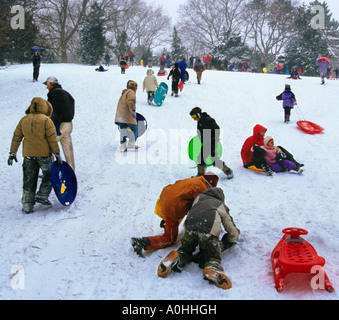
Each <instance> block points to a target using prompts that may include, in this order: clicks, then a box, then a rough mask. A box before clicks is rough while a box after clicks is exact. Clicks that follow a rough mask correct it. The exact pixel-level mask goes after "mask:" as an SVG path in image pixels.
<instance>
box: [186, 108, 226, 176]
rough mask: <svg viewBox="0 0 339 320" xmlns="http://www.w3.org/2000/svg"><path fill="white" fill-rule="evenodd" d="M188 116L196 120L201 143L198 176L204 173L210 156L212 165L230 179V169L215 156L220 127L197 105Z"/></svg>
mask: <svg viewBox="0 0 339 320" xmlns="http://www.w3.org/2000/svg"><path fill="white" fill-rule="evenodd" d="M190 116H191V117H192V118H193V119H194V120H195V121H197V130H198V135H199V138H200V141H201V142H202V144H203V145H202V147H201V152H200V158H201V159H200V164H198V176H200V175H202V174H204V173H205V171H206V159H207V158H208V157H209V156H211V159H212V161H213V166H215V167H217V168H219V169H220V170H222V171H223V172H224V173H225V174H226V176H227V179H232V178H233V172H232V170H231V169H230V168H229V167H228V166H227V165H226V164H225V162H224V161H222V160H220V159H219V158H218V156H217V146H218V143H219V137H220V127H219V126H218V124H217V123H216V121H215V120H214V119H213V118H212V117H211V116H210V115H208V114H207V113H206V112H202V110H201V109H200V108H199V107H195V108H193V109H192V110H191V112H190Z"/></svg>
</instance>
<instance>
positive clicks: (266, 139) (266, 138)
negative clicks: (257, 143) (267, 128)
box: [264, 136, 273, 146]
mask: <svg viewBox="0 0 339 320" xmlns="http://www.w3.org/2000/svg"><path fill="white" fill-rule="evenodd" d="M271 140H273V138H272V137H270V136H266V137H265V139H264V144H265V146H267V144H268V143H269V142H270V141H271Z"/></svg>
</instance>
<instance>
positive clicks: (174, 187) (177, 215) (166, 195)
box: [160, 176, 211, 221]
mask: <svg viewBox="0 0 339 320" xmlns="http://www.w3.org/2000/svg"><path fill="white" fill-rule="evenodd" d="M210 187H211V186H210V185H209V184H208V182H207V181H206V180H205V178H204V177H203V176H200V177H194V178H189V179H184V180H179V181H177V182H175V183H174V184H170V185H168V186H166V187H165V188H163V190H162V192H161V194H160V209H161V213H162V215H163V216H164V217H165V218H166V219H170V220H172V221H179V220H181V219H183V218H184V217H185V216H186V214H187V212H188V210H190V209H191V207H192V204H193V201H194V199H195V198H196V196H197V195H199V194H200V193H202V192H204V191H205V190H207V189H209V188H210Z"/></svg>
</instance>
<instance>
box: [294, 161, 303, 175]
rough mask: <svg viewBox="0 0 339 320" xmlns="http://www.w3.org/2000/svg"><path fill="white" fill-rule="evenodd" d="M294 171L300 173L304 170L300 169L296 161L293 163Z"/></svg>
mask: <svg viewBox="0 0 339 320" xmlns="http://www.w3.org/2000/svg"><path fill="white" fill-rule="evenodd" d="M294 171H296V172H297V173H298V174H301V173H302V172H303V171H304V170H303V169H301V165H300V164H299V163H298V164H296V165H295V169H294Z"/></svg>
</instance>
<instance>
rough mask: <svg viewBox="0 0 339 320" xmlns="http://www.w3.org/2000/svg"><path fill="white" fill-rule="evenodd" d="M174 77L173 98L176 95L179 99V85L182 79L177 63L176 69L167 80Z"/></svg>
mask: <svg viewBox="0 0 339 320" xmlns="http://www.w3.org/2000/svg"><path fill="white" fill-rule="evenodd" d="M170 76H172V93H171V96H173V95H174V94H175V96H176V97H178V84H179V81H180V79H181V71H180V69H179V64H178V63H175V65H174V68H173V69H172V70H171V71H170V73H169V75H168V77H167V80H169V78H170Z"/></svg>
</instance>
